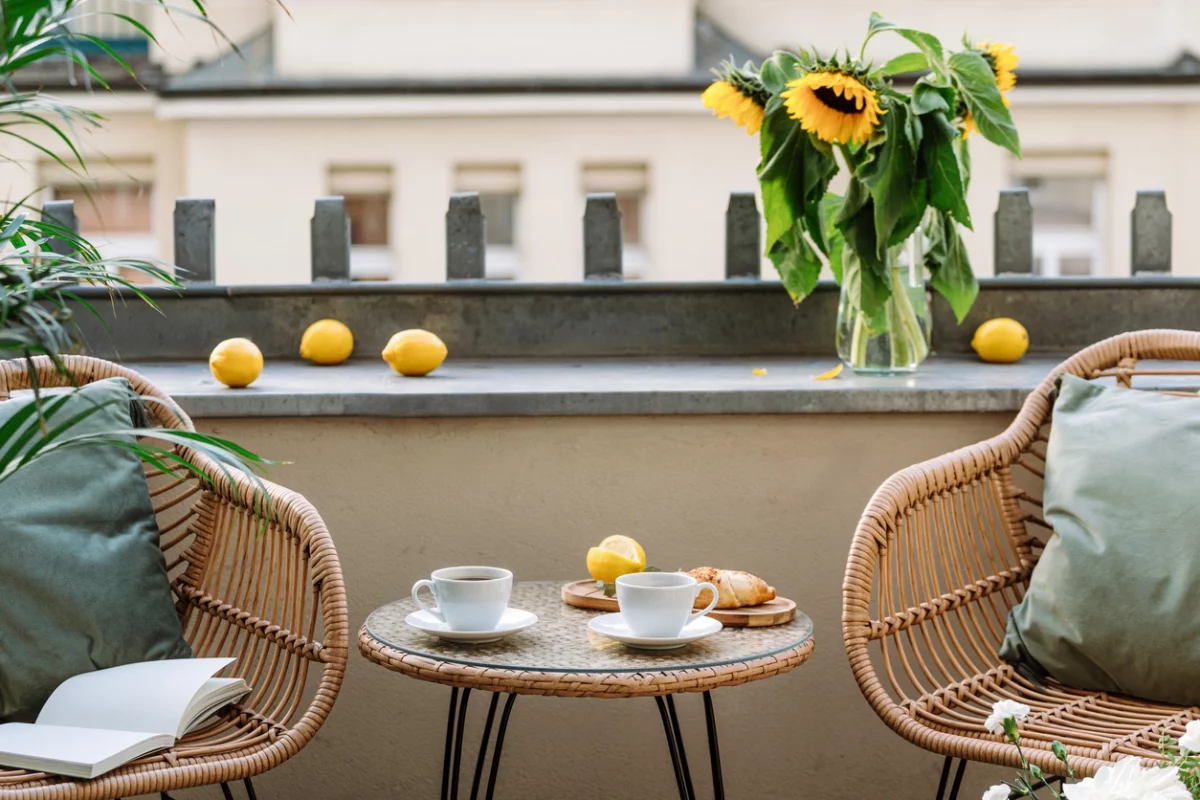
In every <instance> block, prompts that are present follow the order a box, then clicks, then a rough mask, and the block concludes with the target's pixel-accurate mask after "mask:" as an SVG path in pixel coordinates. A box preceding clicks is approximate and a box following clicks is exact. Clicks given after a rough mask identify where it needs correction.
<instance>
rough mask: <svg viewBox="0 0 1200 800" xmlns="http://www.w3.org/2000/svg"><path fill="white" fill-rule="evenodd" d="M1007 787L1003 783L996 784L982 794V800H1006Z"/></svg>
mask: <svg viewBox="0 0 1200 800" xmlns="http://www.w3.org/2000/svg"><path fill="white" fill-rule="evenodd" d="M1009 794H1010V792H1009V791H1008V787H1007V786H1005V785H1004V784H1003V783H997V784H996V785H995V786H993V787H992V788H990V789H988V790H987V791H986V792H984V793H983V800H1008V795H1009Z"/></svg>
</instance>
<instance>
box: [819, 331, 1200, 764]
mask: <svg viewBox="0 0 1200 800" xmlns="http://www.w3.org/2000/svg"><path fill="white" fill-rule="evenodd" d="M1146 361H1156V362H1165V363H1160V364H1149V365H1148V364H1145V363H1141V364H1140V366H1139V363H1140V362H1146ZM1190 361H1200V333H1196V332H1191V331H1173V330H1152V331H1139V332H1136V333H1127V334H1122V335H1120V336H1116V337H1113V338H1111V339H1106V340H1105V341H1102V342H1100V343H1098V344H1095V345H1093V346H1091V347H1089V348H1087V349H1086V350H1083V351H1081V352H1079V353H1078V354H1076V355H1074V356H1072V357H1071V358H1070V359H1068V360H1067V361H1065V362H1063V363H1062V364H1061V365H1059V366H1058V367H1057V368H1056V369H1055V370H1054V371H1053V372H1052V373H1051V374H1050V375H1048V376H1047V377H1046V379H1045V380H1044V381H1043V382H1042V383H1041V385H1040V386H1038V387H1037V389H1035V390H1034V391H1033V393H1032V394H1030V395H1029V397H1028V398H1027V399H1026V401H1025V403H1024V406H1023V407H1022V409H1021V411H1020V413H1019V414H1018V415H1017V418H1016V420H1015V421H1014V422H1013V423H1012V424H1011V425H1010V426H1009V427H1008V429H1007V430H1006V431H1004V433H1002V434H1000V435H999V436H996V437H995V438H993V439H989V440H987V441H985V442H981V443H980V444H976V445H972V446H970V447H964V448H962V449H961V450H957V451H955V452H953V453H950V454H948V455H945V456H941V457H939V458H935V459H932V460H930V461H926V462H924V463H922V464H917V465H916V466H913V467H909V468H908V469H905V470H902V471H901V472H898V473H897V474H895V475H893V476H892V477H891V478H890V479H888V481H887V482H886V483H885V484H884V485H883V486H882V487H880V489H879V490H878V491H877V492H876V493H875V496H874V497H873V498H872V499H871V502H870V504H869V505H868V506H867V509H866V511H865V512H864V514H863V517H862V520H861V521H860V522H859V524H858V530H857V531H856V533H855V536H854V542H853V544H852V546H851V549H850V557H849V561H848V563H847V565H846V577H845V583H844V586H843V593H842V599H843V607H842V629H843V634H844V637H845V643H846V652H847V654H848V655H849V657H850V665H851V668H852V669H853V672H854V676H855V678H856V679H857V680H858V683H859V686H860V687H861V689H862V691H863V694H864V695H865V696H866V698H867V701H868V702H869V703H870V704H871V707H872V708H874V709H875V711H876V713H878V714H879V716H880V717H881V718H882V719H883V721H884V722H886V723H887V724H888V725H889V726H890V727H891V728H892V729H893V730H895V731H896V732H897V733H899V734H900V735H901V736H903V737H904V738H905V739H908V740H909V741H910V742H913V743H914V744H917V745H919V746H921V747H923V748H925V749H927V750H931V751H933V752H935V753H938V754H941V755H944V756H950V757H956V758H964V759H969V760H973V761H982V762H989V763H993V764H1002V765H1006V766H1010V767H1015V766H1018V765H1019V763H1020V761H1019V758H1018V755H1017V751H1016V748H1015V747H1013V746H1012V745H1011V744H1008V743H1007V742H1006V741H1004V739H1003V737H1002V736H1001V735H999V734H990V733H988V732H987V731H986V730H985V729H984V726H983V723H984V719H985V718H986V717H987V715H988V713H989V712H990V710H991V706H992V704H993V703H994V702H995V701H997V700H1001V699H1006V698H1007V699H1012V700H1017V701H1019V702H1022V703H1025V704H1027V705H1029V706H1030V707H1031V708H1032V714H1031V716H1030V717H1029V719H1027V720H1026V721H1025V722H1024V723H1022V725H1021V732H1022V747H1023V749H1024V752H1025V755H1026V756H1027V757H1028V758H1029V760H1030V761H1031V762H1033V763H1035V764H1037V765H1038V766H1040V767H1041V768H1042V769H1043V770H1045V771H1046V772H1048V773H1051V774H1056V775H1057V774H1061V772H1062V764H1061V763H1059V762H1058V761H1057V759H1055V757H1054V756H1053V754H1052V753H1051V751H1050V745H1051V742H1053V741H1054V740H1056V739H1057V740H1059V741H1061V742H1063V743H1064V744H1065V745H1066V748H1067V751H1068V753H1070V755H1071V766H1072V768H1073V769H1074V770H1075V771H1076V773H1077V774H1079V775H1080V776H1086V775H1092V774H1094V773H1095V772H1096V770H1098V769H1099V768H1100V767H1102V766H1104V765H1105V764H1107V763H1109V762H1112V761H1116V760H1119V759H1120V758H1122V757H1124V756H1126V755H1135V756H1140V757H1143V758H1145V759H1155V758H1157V757H1158V742H1159V738H1160V736H1161V735H1163V734H1164V733H1165V734H1169V735H1171V736H1175V737H1178V736H1179V735H1181V734H1182V733H1183V729H1184V725H1185V724H1186V723H1187V722H1188V721H1189V720H1192V719H1197V718H1200V708H1185V707H1180V706H1170V705H1163V704H1155V703H1145V702H1142V701H1139V700H1135V699H1131V698H1128V697H1119V696H1115V695H1109V694H1104V693H1097V692H1086V691H1080V690H1078V689H1072V688H1068V687H1065V686H1062V685H1059V684H1056V683H1050V684H1048V685H1046V686H1038V685H1035V684H1034V683H1032V682H1030V681H1028V680H1026V679H1025V678H1023V677H1022V676H1020V675H1018V674H1016V673H1015V672H1014V671H1013V669H1012V667H1010V666H1009V665H1007V664H1004V663H1002V662H1001V661H1000V659H999V657H998V656H997V649H998V647H999V644H1000V642H1001V640H1002V638H1003V636H1004V629H1005V621H1006V618H1007V614H1008V610H1009V609H1010V608H1011V607H1012V606H1014V605H1015V604H1016V603H1018V602H1020V600H1021V598H1022V596H1023V594H1024V591H1025V587H1026V586H1027V585H1028V583H1029V576H1030V574H1031V573H1032V571H1033V569H1034V566H1035V565H1036V563H1037V560H1038V557H1039V555H1040V553H1041V548H1042V544H1043V542H1044V541H1045V540H1046V537H1047V536H1048V535H1049V534H1050V530H1049V528H1048V525H1047V524H1046V522H1045V520H1043V519H1042V513H1041V502H1040V497H1041V482H1042V479H1043V477H1044V474H1045V473H1044V458H1045V447H1046V443H1047V440H1048V439H1047V437H1048V435H1049V431H1050V423H1051V405H1052V394H1051V393H1052V390H1053V388H1054V383H1055V380H1056V378H1057V377H1058V376H1059V375H1061V374H1063V373H1071V374H1073V375H1078V376H1080V377H1082V378H1085V379H1089V380H1103V381H1106V382H1109V383H1113V382H1115V383H1116V384H1118V385H1120V386H1124V387H1127V388H1145V389H1156V390H1160V391H1169V392H1170V393H1172V394H1185V395H1191V396H1195V395H1196V394H1197V391H1196V390H1197V384H1196V381H1195V380H1194V378H1192V377H1191V376H1197V375H1200V370H1197V369H1196V367H1195V365H1189V364H1186V363H1178V362H1190ZM1135 377H1136V378H1139V380H1138V386H1137V387H1134V386H1133V382H1134V379H1135ZM1197 412H1198V413H1200V406H1197ZM1167 477H1169V476H1164V478H1167ZM1181 491H1189V492H1190V491H1195V487H1192V486H1187V487H1181ZM1117 591H1119V589H1117V588H1114V593H1115V592H1117ZM1115 596H1116V595H1115V594H1114V597H1115Z"/></svg>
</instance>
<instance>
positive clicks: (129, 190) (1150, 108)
mask: <svg viewBox="0 0 1200 800" xmlns="http://www.w3.org/2000/svg"><path fill="white" fill-rule="evenodd" d="M102 2H103V3H105V4H107V5H108V6H109V7H118V6H121V4H123V3H126V2H127V0H102ZM209 5H210V10H211V12H212V16H213V19H214V21H215V22H216V23H217V25H218V26H220V31H221V33H220V34H218V33H215V32H213V31H212V30H210V29H207V28H206V27H204V26H203V25H201V24H199V23H196V22H194V21H192V20H189V19H187V18H185V17H180V16H179V15H172V18H171V19H167V18H166V17H164V15H162V14H158V13H154V12H152V11H151V12H149V13H147V11H146V8H145V6H137V7H134V6H129V8H131V9H133V10H134V11H135V12H138V13H142V14H144V15H146V16H145V19H146V20H147V22H148V23H150V24H152V25H153V26H154V29H155V33H156V36H157V37H158V39H159V42H160V44H161V47H160V46H148V45H146V43H144V42H143V43H142V45H141V46H142V47H143V48H144V60H145V64H144V66H145V70H144V72H143V76H144V77H143V81H144V83H145V84H146V85H147V86H148V87H149V91H143V90H139V89H138V88H137V87H134V86H129V85H128V84H125V85H118V84H117V83H114V87H116V88H115V90H114V91H113V92H111V93H110V92H102V91H98V90H97V91H92V92H86V91H83V90H85V89H86V87H85V86H84V85H83V83H82V81H81V80H76V82H75V83H74V84H71V83H70V82H62V78H61V76H59V77H56V76H44V77H43V79H44V81H45V82H46V83H47V84H48V85H51V84H53V82H54V81H55V80H57V81H59V82H60V84H61V85H59V86H58V87H57V88H56V89H55V91H57V92H60V93H66V92H69V93H72V95H78V97H79V98H80V102H81V103H82V104H84V105H86V106H89V107H91V108H94V109H95V110H97V111H100V112H102V113H103V114H104V115H105V116H106V117H108V119H109V122H108V124H107V127H106V129H105V130H103V131H97V132H95V133H92V134H91V135H89V136H88V137H86V138H87V142H88V148H89V150H90V151H91V152H92V153H93V154H95V155H96V156H97V158H96V159H95V162H94V163H96V164H97V166H96V167H95V168H94V169H93V171H92V175H91V176H90V177H89V184H88V186H87V187H86V191H85V189H84V188H83V187H80V186H79V180H78V177H77V176H75V175H73V174H71V173H70V172H68V171H66V170H63V169H62V168H61V167H60V166H58V165H56V164H54V163H53V162H52V161H51V160H49V159H37V158H36V157H34V156H32V155H30V154H28V153H24V154H23V156H29V158H28V159H27V160H25V161H23V162H21V163H16V164H7V165H4V166H3V167H0V169H3V170H4V171H5V175H6V177H7V178H8V184H9V186H10V191H11V192H12V193H13V194H14V195H17V196H23V195H24V194H25V193H27V192H28V191H34V190H36V189H37V188H38V187H46V188H45V189H44V195H45V198H46V199H52V198H72V199H76V200H77V203H76V206H77V209H79V215H80V219H81V225H82V228H83V230H84V232H85V233H88V234H89V235H91V236H92V237H93V238H94V239H95V240H97V241H99V242H101V243H103V244H104V246H105V247H106V249H107V250H108V251H109V252H113V253H121V254H128V255H150V256H156V257H160V258H163V259H165V260H168V261H169V260H170V259H171V256H172V247H171V225H170V220H171V215H172V208H173V205H174V199H175V198H176V197H180V196H202V197H212V198H215V199H216V203H217V280H218V281H219V282H221V283H229V284H244V283H297V282H307V280H308V277H309V220H310V218H311V216H312V213H313V202H314V200H315V199H316V198H317V197H319V196H323V195H330V194H337V195H342V196H345V197H346V201H347V209H348V212H349V214H350V217H351V222H352V238H353V241H354V247H353V271H354V273H355V275H356V277H358V278H362V279H375V280H379V279H383V280H396V281H406V282H437V281H441V280H443V279H444V275H445V228H444V214H445V210H446V204H447V200H448V197H449V195H450V194H451V193H454V192H460V191H478V192H480V194H481V199H482V202H483V207H484V212H485V214H486V216H487V219H488V236H487V238H488V257H487V262H488V275H489V277H494V278H497V279H514V280H527V281H571V280H578V279H579V278H580V277H581V275H582V261H583V253H582V249H583V248H582V235H581V226H582V223H581V218H582V213H583V204H584V197H585V195H586V194H587V193H588V192H597V191H606V192H615V193H616V194H617V197H618V203H619V205H620V208H621V210H622V213H623V216H624V226H625V230H624V232H625V244H626V253H625V255H626V258H625V262H626V272H627V274H628V275H629V276H630V277H633V278H638V279H646V280H708V279H719V278H720V277H722V275H723V258H724V225H723V215H724V212H725V208H726V205H727V203H728V197H729V193H730V192H731V191H751V190H754V189H755V188H756V181H755V178H754V167H755V164H756V162H757V158H758V153H757V141H756V139H755V138H751V137H748V136H746V135H745V133H744V132H743V131H741V130H740V129H738V128H736V127H734V126H733V125H732V124H730V123H728V122H727V121H719V120H716V119H714V118H712V117H711V115H710V114H709V112H708V111H707V110H706V109H705V108H703V106H702V105H701V103H700V99H699V94H700V91H701V90H702V89H703V88H704V86H705V85H707V83H708V81H709V74H708V73H709V69H710V68H711V67H713V66H715V65H716V64H717V63H718V62H719V61H720V60H721V59H722V58H724V57H727V56H729V55H731V54H732V55H734V56H735V57H736V58H737V59H739V60H743V59H746V58H758V57H761V55H762V54H765V53H769V52H770V51H771V50H773V49H774V48H776V47H779V46H786V45H787V44H788V40H789V37H802V38H803V41H804V43H806V44H807V43H809V42H817V43H820V44H824V47H823V49H824V50H826V51H830V50H832V49H833V47H834V46H840V45H846V46H849V47H853V48H855V49H856V48H857V44H858V42H859V41H860V40H861V37H862V33H863V31H864V29H865V27H866V20H867V16H868V14H869V12H870V10H871V8H872V5H873V4H868V3H864V2H859V0H847V2H843V3H840V4H836V6H835V7H828V6H821V7H820V10H819V11H817V10H815V8H816V7H815V6H814V4H811V3H797V2H778V1H777V0H288V2H287V8H286V10H284V9H283V8H282V7H281V6H278V5H275V4H273V3H271V2H269V0H209ZM885 5H888V4H885ZM122 8H124V6H122ZM884 10H885V11H886V13H887V15H888V16H890V17H891V18H893V19H897V20H901V21H903V22H904V23H905V24H910V25H912V26H914V27H922V28H926V29H929V30H932V31H934V32H936V33H938V34H939V35H941V36H943V37H944V41H946V42H947V43H948V44H950V43H957V42H958V40H959V39H960V37H961V33H962V31H963V30H964V29H965V30H968V31H970V32H971V34H972V35H973V36H975V37H977V38H980V39H983V38H987V39H991V40H1002V41H1011V42H1014V43H1016V45H1017V47H1018V51H1019V53H1020V55H1021V58H1022V61H1021V69H1020V70H1019V73H1018V74H1019V76H1020V78H1021V82H1020V84H1019V85H1018V87H1017V89H1016V90H1014V92H1013V93H1012V95H1011V97H1012V101H1013V106H1012V110H1013V115H1014V117H1015V119H1016V121H1017V124H1018V127H1019V129H1020V132H1021V137H1022V145H1023V149H1024V151H1025V158H1024V159H1023V160H1021V161H1018V160H1016V159H1013V158H1012V157H1010V156H1009V155H1008V154H1006V153H1005V152H1003V151H1002V150H1000V149H999V148H996V147H993V146H992V145H990V144H988V143H986V142H983V141H982V140H981V139H980V140H977V141H976V142H975V143H974V146H973V148H972V160H973V180H972V184H971V191H970V202H971V205H972V216H973V218H974V220H975V223H976V229H975V232H974V233H973V234H970V236H969V239H968V242H969V248H970V254H971V257H972V261H973V264H974V266H975V269H976V272H977V273H978V274H981V275H987V274H990V273H991V271H992V211H993V210H994V208H995V205H996V198H997V195H998V193H999V191H1000V190H1001V189H1003V188H1007V187H1011V186H1027V187H1029V188H1030V190H1031V198H1032V201H1033V204H1034V209H1035V261H1036V264H1035V266H1036V268H1037V270H1038V271H1039V272H1041V273H1042V274H1046V275H1121V274H1128V272H1129V249H1130V244H1129V212H1130V210H1131V208H1132V206H1133V202H1134V195H1135V193H1136V192H1137V191H1138V190H1141V189H1162V190H1165V191H1166V193H1167V200H1168V204H1169V206H1170V208H1171V210H1172V211H1173V212H1174V215H1175V219H1176V222H1177V223H1181V221H1182V220H1187V219H1190V218H1191V216H1192V215H1193V211H1200V181H1198V180H1196V178H1198V177H1200V155H1195V154H1193V152H1192V151H1191V149H1189V148H1187V147H1185V146H1183V143H1185V142H1188V141H1190V140H1192V139H1193V138H1195V137H1196V136H1197V135H1200V62H1197V61H1196V60H1195V59H1194V58H1193V57H1192V56H1191V55H1190V53H1192V52H1200V41H1192V39H1200V4H1195V3H1194V2H1192V0H1147V2H1144V3H1141V4H1139V5H1138V6H1137V7H1136V8H1133V7H1131V6H1130V5H1129V4H1128V3H1125V2H1115V0H1093V2H1090V3H1088V4H1087V5H1086V11H1085V10H1083V7H1082V6H1081V4H1078V3H1068V2H1061V1H1060V0H1008V1H1007V2H998V1H997V0H978V2H973V3H970V4H961V3H960V4H948V3H946V2H944V0H897V2H893V3H891V4H890V5H888V7H887V8H886V9H884ZM94 24H99V22H97V23H94ZM104 24H111V23H104ZM105 32H106V35H111V36H114V37H117V38H120V36H119V32H118V31H115V30H114V31H113V32H112V33H108V32H107V30H106V31H105ZM1189 36H1190V37H1191V39H1189V38H1188V37H1189ZM121 42H122V44H127V45H128V46H129V47H130V48H131V52H134V53H135V54H137V55H138V57H139V58H140V57H141V53H140V52H139V51H137V47H138V43H137V42H136V41H134V40H130V41H128V42H126V41H125V40H124V39H121ZM231 43H236V45H237V52H236V53H235V52H234V51H233V50H232V48H231ZM903 45H904V42H902V41H901V40H899V38H898V37H896V38H894V39H889V38H888V37H886V36H880V37H878V38H877V39H875V40H874V41H873V42H872V43H871V49H870V51H869V52H870V53H871V54H872V55H873V56H874V57H875V58H876V60H880V59H884V58H887V57H889V56H891V55H895V54H896V53H898V52H902V51H903V49H904V47H903ZM46 144H47V146H50V147H53V146H54V144H53V143H51V142H47V143H46ZM1185 228H1186V226H1185V225H1183V224H1177V225H1176V228H1175V230H1176V233H1175V240H1174V243H1173V250H1174V262H1175V271H1176V272H1177V273H1189V272H1200V258H1197V257H1196V256H1200V252H1196V251H1200V241H1196V240H1190V239H1189V237H1186V236H1183V235H1181V234H1182V230H1183V229H1185ZM764 274H765V275H769V274H770V266H769V264H766V263H765V262H764Z"/></svg>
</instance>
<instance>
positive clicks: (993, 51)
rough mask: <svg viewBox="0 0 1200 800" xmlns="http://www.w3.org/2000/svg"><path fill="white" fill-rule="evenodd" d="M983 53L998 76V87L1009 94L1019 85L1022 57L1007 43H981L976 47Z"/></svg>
mask: <svg viewBox="0 0 1200 800" xmlns="http://www.w3.org/2000/svg"><path fill="white" fill-rule="evenodd" d="M975 46H976V47H977V48H979V49H980V50H981V51H983V57H984V59H985V60H986V61H987V62H988V65H989V66H990V67H991V68H992V72H993V73H995V75H996V87H997V88H998V89H999V90H1000V91H1002V92H1007V91H1009V90H1010V89H1012V88H1013V87H1014V86H1016V85H1017V72H1016V70H1017V63H1018V62H1020V60H1021V57H1020V56H1018V55H1017V54H1016V51H1015V48H1014V47H1013V46H1012V45H1011V44H1007V43H1005V42H980V43H979V44H977V45H975Z"/></svg>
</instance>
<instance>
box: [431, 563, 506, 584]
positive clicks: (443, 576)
mask: <svg viewBox="0 0 1200 800" xmlns="http://www.w3.org/2000/svg"><path fill="white" fill-rule="evenodd" d="M466 573H470V574H466ZM488 573H490V574H488ZM512 576H513V574H512V572H511V571H510V570H507V569H505V568H504V567H485V566H474V567H442V568H441V569H435V570H434V571H433V572H432V573H431V575H430V577H432V578H433V579H434V580H435V581H445V582H447V583H480V582H481V581H503V580H511V579H512Z"/></svg>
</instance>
